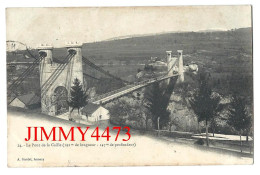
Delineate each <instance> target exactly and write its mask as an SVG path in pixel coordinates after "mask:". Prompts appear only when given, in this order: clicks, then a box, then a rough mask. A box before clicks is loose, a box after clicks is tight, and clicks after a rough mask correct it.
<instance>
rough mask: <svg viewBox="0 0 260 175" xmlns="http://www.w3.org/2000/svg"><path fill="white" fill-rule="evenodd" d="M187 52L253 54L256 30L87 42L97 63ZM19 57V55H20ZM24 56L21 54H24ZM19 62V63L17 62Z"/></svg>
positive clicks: (61, 52) (60, 52) (59, 52)
mask: <svg viewBox="0 0 260 175" xmlns="http://www.w3.org/2000/svg"><path fill="white" fill-rule="evenodd" d="M178 49H182V50H184V54H192V53H196V52H201V51H202V52H204V51H207V52H211V53H213V54H214V55H215V54H219V55H223V54H224V55H225V54H226V53H227V52H228V53H230V52H236V51H240V52H241V51H242V52H245V53H247V54H250V55H251V50H252V28H240V29H236V30H230V31H212V32H182V33H166V34H158V35H150V36H138V37H132V38H126V39H115V40H109V41H101V42H95V43H85V44H83V47H82V52H83V55H84V56H86V57H91V58H93V59H97V60H103V61H104V60H107V59H113V60H125V59H131V60H135V59H138V60H142V59H147V58H150V57H152V56H153V57H154V56H157V57H165V51H166V50H172V51H173V52H176V50H178ZM66 53H67V52H66V49H65V48H56V49H54V57H57V58H61V57H64V56H66ZM18 55H19V54H18ZM20 55H21V54H20ZM17 59H19V60H17ZM7 61H8V62H10V61H31V59H28V58H27V59H26V58H25V57H24V56H22V55H21V56H19V57H18V56H13V55H12V54H8V58H7Z"/></svg>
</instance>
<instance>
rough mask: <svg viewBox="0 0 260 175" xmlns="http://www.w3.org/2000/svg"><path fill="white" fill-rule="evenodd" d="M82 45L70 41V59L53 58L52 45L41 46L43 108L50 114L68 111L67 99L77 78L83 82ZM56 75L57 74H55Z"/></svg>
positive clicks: (39, 50) (68, 50)
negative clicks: (58, 59)
mask: <svg viewBox="0 0 260 175" xmlns="http://www.w3.org/2000/svg"><path fill="white" fill-rule="evenodd" d="M81 47H82V45H81V44H79V43H77V42H75V43H72V42H70V43H68V44H67V45H66V48H67V52H68V57H66V58H68V61H67V62H65V60H66V58H65V59H64V60H60V61H57V60H55V59H53V56H52V50H53V48H52V47H51V46H46V45H45V46H43V45H42V46H40V47H39V48H38V53H39V55H40V56H41V57H42V60H41V62H40V67H39V72H40V86H41V109H42V113H45V114H48V115H52V116H55V115H60V114H62V113H65V112H68V110H69V106H68V104H67V100H68V98H69V97H70V89H71V86H72V85H73V81H74V79H75V78H78V79H79V81H80V82H81V83H82V85H83V84H84V83H83V67H82V52H81ZM53 75H56V76H53Z"/></svg>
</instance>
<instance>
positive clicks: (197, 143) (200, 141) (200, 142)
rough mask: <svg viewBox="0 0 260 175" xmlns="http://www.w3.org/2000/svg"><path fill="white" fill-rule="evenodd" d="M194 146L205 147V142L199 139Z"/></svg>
mask: <svg viewBox="0 0 260 175" xmlns="http://www.w3.org/2000/svg"><path fill="white" fill-rule="evenodd" d="M194 144H196V145H204V140H203V139H198V140H197V141H196V142H195V143H194Z"/></svg>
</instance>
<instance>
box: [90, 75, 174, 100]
mask: <svg viewBox="0 0 260 175" xmlns="http://www.w3.org/2000/svg"><path fill="white" fill-rule="evenodd" d="M178 75H179V74H178V73H176V74H173V75H167V76H162V77H157V78H153V79H149V80H145V81H142V82H137V83H134V84H132V85H128V86H126V87H123V88H120V89H117V90H115V91H111V92H108V93H106V94H103V95H100V96H98V97H96V98H93V99H90V102H92V103H94V104H100V103H107V102H109V101H111V100H113V99H115V98H118V97H121V96H123V95H125V94H128V93H131V92H133V91H136V90H138V89H140V88H143V87H145V86H148V85H150V84H152V83H155V82H159V81H163V80H166V79H169V78H172V77H176V76H178Z"/></svg>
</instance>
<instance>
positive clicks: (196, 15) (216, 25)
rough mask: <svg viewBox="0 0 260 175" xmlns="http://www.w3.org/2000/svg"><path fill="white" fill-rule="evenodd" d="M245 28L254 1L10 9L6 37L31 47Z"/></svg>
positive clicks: (249, 25)
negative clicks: (217, 3)
mask: <svg viewBox="0 0 260 175" xmlns="http://www.w3.org/2000/svg"><path fill="white" fill-rule="evenodd" d="M243 27H251V6H176V7H110V8H109V7H103V8H101V7H99V8H94V7H92V8H83V7H81V8H7V9H6V31H7V33H6V35H7V36H6V39H7V40H15V41H20V42H23V43H25V44H27V45H28V46H30V47H33V48H35V47H37V46H39V45H41V44H49V45H52V46H54V47H64V46H65V44H66V42H71V41H72V42H75V41H77V42H80V43H86V42H95V41H102V40H106V39H110V38H114V37H120V36H128V35H140V34H154V33H163V32H176V31H200V30H212V29H214V30H215V29H217V30H230V29H234V28H243Z"/></svg>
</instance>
